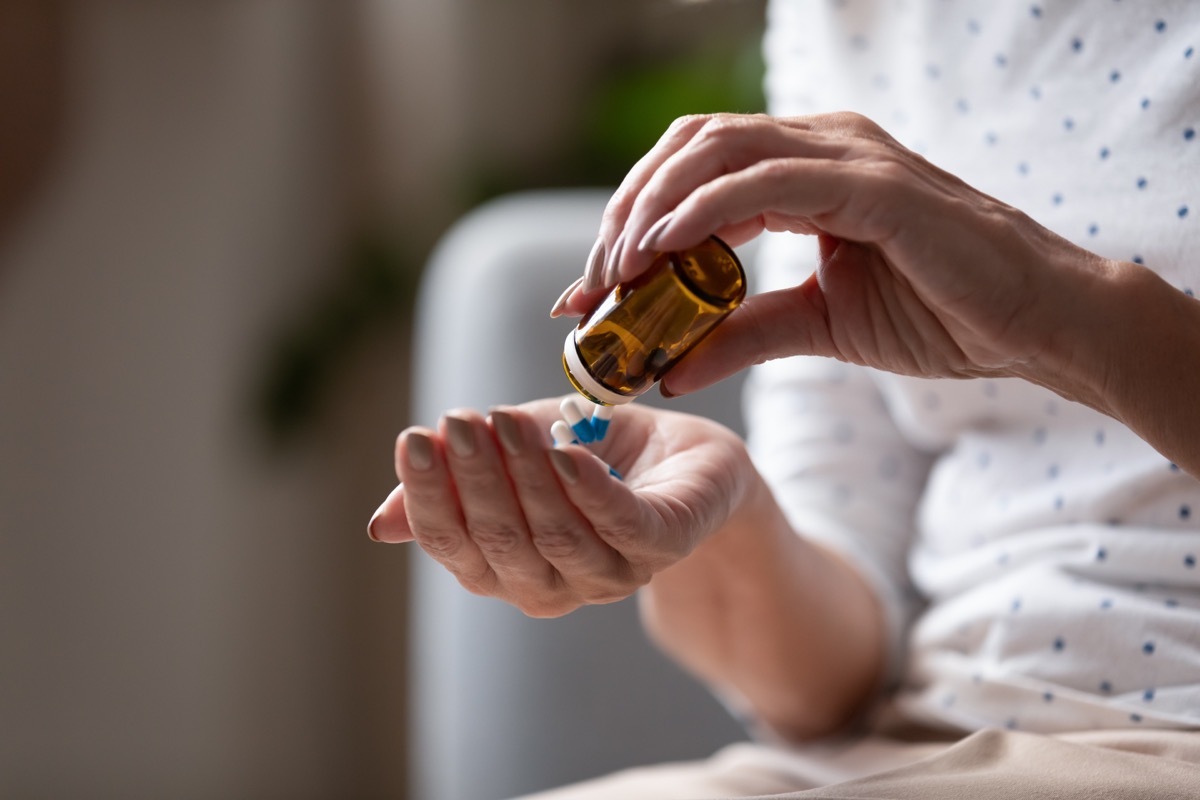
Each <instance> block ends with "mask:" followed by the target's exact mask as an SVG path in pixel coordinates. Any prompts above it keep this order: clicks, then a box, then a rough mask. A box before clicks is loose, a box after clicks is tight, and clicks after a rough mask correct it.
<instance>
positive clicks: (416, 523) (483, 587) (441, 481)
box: [396, 428, 498, 594]
mask: <svg viewBox="0 0 1200 800" xmlns="http://www.w3.org/2000/svg"><path fill="white" fill-rule="evenodd" d="M396 472H397V474H398V475H399V476H400V479H401V480H402V481H403V482H404V510H405V514H406V515H407V517H408V524H409V528H410V529H411V530H412V532H413V537H414V538H415V539H416V542H417V544H418V545H420V546H421V549H422V550H424V551H425V552H426V553H428V554H429V555H430V556H432V557H433V558H434V559H435V560H436V561H437V562H438V563H440V564H441V565H442V566H444V567H445V568H446V569H447V570H449V571H450V573H452V574H453V575H454V576H455V577H456V578H458V580H459V582H460V583H462V585H463V586H465V587H466V588H467V589H468V590H470V591H473V592H476V593H480V594H488V593H490V592H491V591H492V590H494V589H495V588H496V585H497V580H498V579H497V576H496V573H495V572H494V571H493V570H492V568H491V565H490V564H488V562H487V559H485V558H484V557H483V553H481V552H480V551H479V548H478V547H477V546H476V544H475V542H474V541H473V540H472V539H471V537H470V536H469V535H468V534H467V528H466V523H465V521H464V519H463V514H462V509H461V508H460V507H459V503H458V495H457V494H456V493H455V490H454V484H453V482H452V481H451V478H450V473H449V471H448V469H447V467H446V461H445V455H444V453H443V452H442V447H441V443H440V441H439V438H438V435H437V434H436V433H434V432H433V431H430V430H427V429H423V428H411V429H409V430H407V431H405V432H404V433H402V434H400V439H399V442H398V443H397V445H396Z"/></svg>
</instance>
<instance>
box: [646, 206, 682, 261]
mask: <svg viewBox="0 0 1200 800" xmlns="http://www.w3.org/2000/svg"><path fill="white" fill-rule="evenodd" d="M673 219H675V212H674V211H671V212H669V213H667V214H666V215H665V216H664V217H663V218H662V219H660V220H659V221H658V222H656V223H654V224H653V225H651V226H650V230H648V231H646V235H645V236H643V237H642V241H641V242H640V243H639V244H638V250H641V251H642V252H643V253H649V252H651V251H653V250H657V249H658V240H659V238H661V237H662V233H663V231H664V230H666V229H667V226H668V225H670V224H671V220H673Z"/></svg>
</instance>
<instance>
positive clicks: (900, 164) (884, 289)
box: [556, 113, 1116, 395]
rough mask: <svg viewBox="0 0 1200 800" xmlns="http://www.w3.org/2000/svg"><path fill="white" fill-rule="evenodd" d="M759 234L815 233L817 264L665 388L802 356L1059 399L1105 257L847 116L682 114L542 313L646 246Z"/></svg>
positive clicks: (1105, 268) (643, 257)
mask: <svg viewBox="0 0 1200 800" xmlns="http://www.w3.org/2000/svg"><path fill="white" fill-rule="evenodd" d="M763 230H770V231H792V232H795V233H801V234H815V235H818V236H819V237H820V245H821V247H820V251H821V259H820V263H819V264H818V268H817V270H816V272H815V274H813V275H812V276H811V277H807V273H806V272H805V273H801V272H800V271H799V270H801V269H804V267H805V265H797V269H798V272H797V281H798V283H799V285H797V286H795V287H793V288H790V289H786V290H782V291H778V292H771V293H767V294H762V295H758V296H756V297H751V298H750V299H748V300H747V301H746V302H745V303H744V304H743V306H742V308H740V309H739V310H738V311H736V312H735V313H734V314H733V315H732V316H731V317H730V318H729V320H727V321H726V322H725V323H724V324H723V325H722V326H721V327H719V328H718V329H717V330H716V331H715V332H714V333H713V334H712V335H711V336H710V337H709V338H708V339H707V340H705V341H704V342H702V343H701V345H700V346H699V347H698V348H697V349H696V350H695V351H694V352H693V353H691V354H689V356H688V357H687V358H685V359H684V360H683V361H682V362H681V363H680V364H679V365H678V366H676V367H675V368H673V369H672V371H671V373H670V374H669V375H668V376H667V378H666V380H665V381H664V384H665V391H668V392H669V393H672V394H679V393H684V392H690V391H694V390H696V389H700V388H702V387H704V386H706V385H708V384H710V383H713V382H715V381H717V380H719V379H721V378H723V377H725V376H727V375H729V374H731V373H733V372H736V371H738V370H740V369H742V368H744V367H746V366H749V365H750V364H753V363H757V362H762V361H765V360H769V359H772V358H779V357H782V356H788V355H795V354H813V355H822V356H832V357H835V358H838V359H841V360H843V361H849V362H854V363H858V364H865V365H868V366H873V367H877V368H880V369H884V370H888V371H891V372H897V373H901V374H908V375H916V376H923V377H945V376H955V377H972V376H982V375H990V376H1019V377H1025V378H1028V379H1031V380H1035V381H1037V382H1039V383H1046V384H1048V385H1051V386H1052V388H1056V389H1058V390H1060V391H1064V393H1067V394H1068V395H1069V394H1070V393H1071V391H1072V390H1073V388H1075V387H1072V386H1071V385H1070V383H1071V380H1072V376H1070V375H1067V374H1066V373H1065V371H1064V370H1065V369H1066V368H1068V367H1078V365H1079V364H1080V363H1081V362H1082V361H1083V360H1084V359H1083V358H1082V355H1081V353H1080V352H1078V351H1079V349H1080V348H1082V347H1085V346H1086V344H1087V342H1088V341H1089V333H1090V332H1091V331H1093V330H1094V329H1095V328H1096V327H1097V326H1098V325H1103V324H1107V322H1106V321H1105V320H1104V318H1103V315H1102V313H1100V312H1097V311H1095V309H1096V308H1097V307H1098V305H1099V301H1097V302H1089V301H1090V299H1091V296H1092V295H1094V294H1096V293H1097V292H1096V291H1095V286H1096V285H1097V284H1098V283H1099V282H1100V280H1101V279H1102V278H1104V277H1105V276H1107V275H1109V274H1111V273H1112V272H1113V271H1114V270H1115V269H1116V264H1115V263H1113V262H1109V261H1106V260H1104V259H1101V258H1099V257H1098V256H1095V255H1093V254H1091V253H1088V252H1087V251H1084V250H1082V249H1080V248H1078V247H1076V246H1075V245H1073V244H1071V243H1070V242H1067V241H1066V240H1064V239H1062V238H1060V237H1058V236H1056V235H1055V234H1053V233H1051V232H1050V231H1048V230H1047V229H1045V228H1043V227H1041V226H1040V225H1038V224H1037V223H1035V222H1033V221H1032V220H1031V219H1029V218H1028V217H1026V216H1025V215H1023V214H1022V213H1020V212H1019V211H1017V210H1015V209H1013V208H1010V207H1008V206H1005V205H1004V204H1002V203H1000V202H998V201H997V200H995V199H993V198H991V197H988V196H987V195H984V194H982V193H981V192H979V191H976V190H975V189H973V188H971V187H970V186H968V185H966V184H965V183H963V182H962V181H960V180H958V179H957V178H955V177H954V176H952V175H950V174H948V173H946V172H944V171H942V170H940V169H938V168H937V167H934V166H933V165H931V164H930V163H928V162H927V161H925V160H924V159H923V158H921V157H920V156H918V155H916V154H915V153H913V152H911V151H909V150H907V149H905V148H904V147H903V146H901V145H900V144H899V143H897V142H896V141H895V140H894V139H892V138H891V137H890V136H888V134H887V133H885V132H884V131H883V130H882V129H881V128H879V127H878V126H877V125H875V124H874V123H873V122H871V121H870V120H868V119H866V118H864V117H861V116H859V115H856V114H849V113H842V114H831V115H820V116H813V117H797V118H791V119H775V118H771V117H766V116H729V115H722V116H712V117H688V118H684V119H682V120H679V121H678V122H677V123H676V124H675V125H674V126H673V127H672V128H671V129H670V130H669V131H667V133H666V134H665V135H664V136H663V138H662V139H661V140H660V141H659V143H658V144H657V145H656V146H655V148H654V149H653V150H651V151H650V152H649V153H648V154H647V155H646V156H645V157H644V158H643V159H642V160H641V161H640V162H639V163H638V164H637V165H636V166H635V167H634V169H633V170H632V171H631V172H630V173H629V175H628V177H627V178H626V180H625V181H624V183H623V184H622V185H621V187H620V188H619V189H618V191H617V192H616V194H615V195H614V196H613V198H612V200H611V201H610V203H609V205H608V208H607V210H606V212H605V215H604V219H603V223H602V225H601V238H600V241H601V243H602V245H603V246H598V247H597V250H596V251H595V252H596V254H597V257H596V258H594V259H592V262H591V263H590V264H589V265H588V269H587V272H586V273H585V275H584V278H583V279H582V281H581V283H580V285H579V286H578V287H577V288H575V289H573V290H572V291H570V292H569V293H568V295H567V296H566V297H565V298H564V300H563V301H562V302H561V303H560V306H559V307H558V308H557V309H556V312H566V313H575V314H579V313H584V312H586V311H587V310H588V309H589V308H591V307H592V306H593V305H594V304H595V303H596V302H597V300H598V299H599V297H600V295H601V293H602V292H603V290H604V289H605V288H606V287H609V286H612V285H613V284H615V283H616V282H618V281H622V280H628V279H630V278H632V277H634V276H635V275H637V274H638V273H639V272H641V271H642V270H644V269H645V268H646V267H647V266H648V265H649V263H650V261H651V260H652V257H653V253H654V252H655V251H662V250H678V249H682V248H686V247H690V246H692V245H695V244H697V243H699V242H700V241H702V240H703V239H704V238H705V237H706V236H708V235H710V234H716V235H718V236H721V237H722V238H724V239H726V240H727V241H728V242H730V243H731V244H734V245H737V244H740V243H742V242H744V241H746V240H748V239H750V238H753V237H754V236H756V235H758V234H759V233H760V232H762V231H763ZM600 254H603V257H601V255H600ZM802 278H807V279H806V280H802V281H801V279H802ZM1110 294H1111V293H1110ZM1093 360H1094V359H1093ZM1088 377H1089V378H1091V377H1095V376H1088ZM1056 382H1057V384H1058V385H1055V383H1056Z"/></svg>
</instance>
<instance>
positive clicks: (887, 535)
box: [745, 234, 931, 684]
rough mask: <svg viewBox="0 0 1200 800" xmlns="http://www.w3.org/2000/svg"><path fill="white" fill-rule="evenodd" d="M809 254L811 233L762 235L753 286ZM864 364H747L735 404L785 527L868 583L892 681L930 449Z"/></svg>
mask: <svg viewBox="0 0 1200 800" xmlns="http://www.w3.org/2000/svg"><path fill="white" fill-rule="evenodd" d="M815 259H816V254H815V246H814V244H813V241H812V239H810V238H808V237H800V236H795V235H791V234H780V235H768V237H767V241H765V242H764V243H763V247H762V249H761V251H760V254H759V259H758V263H757V265H756V266H757V268H758V269H757V273H758V274H757V275H756V276H755V277H756V279H757V281H756V282H757V287H756V289H757V290H770V289H775V288H783V287H784V286H794V285H796V284H797V283H799V282H801V281H803V280H804V278H805V277H807V275H808V273H810V272H811V270H812V266H813V264H814V263H815ZM872 374H873V373H872V371H871V370H870V369H868V368H865V367H859V366H856V365H852V364H844V363H842V362H840V361H835V360H832V359H825V358H817V357H805V356H800V357H793V358H787V359H780V360H777V361H772V362H768V363H766V364H762V365H759V366H757V367H754V368H753V369H752V370H751V372H750V375H749V377H748V379H747V382H746V389H745V411H746V416H747V431H748V437H747V438H748V444H749V448H750V453H751V456H752V458H753V459H754V462H755V464H756V466H757V467H758V469H759V471H760V472H761V473H762V475H763V476H764V478H765V480H766V482H767V484H768V485H769V486H770V488H771V490H772V492H773V494H774V496H775V498H776V501H777V502H778V503H779V505H780V507H781V508H782V509H783V511H784V514H785V515H786V516H787V519H788V520H789V522H790V523H791V525H792V528H793V530H795V531H796V533H797V535H799V536H804V537H806V538H807V539H810V540H812V541H814V542H816V543H819V544H821V545H823V546H825V547H827V548H829V549H830V550H832V551H834V552H836V553H837V554H838V555H840V556H841V557H842V558H844V559H845V560H846V561H847V562H848V563H850V564H851V565H852V566H853V567H855V568H856V569H857V570H858V571H859V573H860V574H861V575H862V576H863V578H864V579H865V580H866V582H867V583H868V584H869V585H870V586H871V587H872V588H873V589H874V591H875V592H876V594H877V596H878V598H879V602H880V605H881V607H882V608H883V609H884V612H885V615H886V624H887V632H888V671H887V678H888V683H889V684H892V683H894V682H895V681H896V679H897V678H898V676H899V670H900V668H901V666H902V664H903V649H904V647H903V643H904V639H905V634H906V631H907V628H908V625H909V621H910V620H911V618H912V616H913V614H914V613H915V611H916V610H917V607H918V605H919V601H918V598H917V596H916V594H915V592H914V591H913V589H912V587H911V584H910V582H909V579H908V569H907V564H908V549H909V545H910V543H911V541H912V539H913V536H914V529H915V526H916V521H915V520H916V511H917V504H918V501H919V499H920V496H921V493H922V489H923V486H924V484H925V479H926V476H927V475H928V472H929V468H930V464H931V457H930V455H929V454H927V453H924V452H922V451H920V450H919V449H917V448H916V447H914V446H913V445H912V444H910V443H909V442H908V441H907V440H906V439H905V438H904V436H903V435H902V434H901V432H900V430H899V429H898V428H897V426H896V424H895V422H894V421H893V420H892V417H891V415H890V414H889V412H888V410H887V408H886V406H885V404H884V400H883V397H882V396H881V395H880V393H879V391H878V389H877V387H876V385H875V381H874V379H873V377H872Z"/></svg>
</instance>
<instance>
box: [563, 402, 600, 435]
mask: <svg viewBox="0 0 1200 800" xmlns="http://www.w3.org/2000/svg"><path fill="white" fill-rule="evenodd" d="M559 410H561V411H562V415H563V419H565V420H566V421H567V424H568V425H570V426H571V430H573V431H575V438H577V439H578V440H579V441H581V442H583V443H584V444H591V443H592V442H594V441H596V433H595V431H593V430H592V423H591V422H590V421H588V418H587V417H585V416H584V415H583V412H582V411H580V410H579V406H577V405H575V398H573V397H564V398H563V401H562V403H560V404H559Z"/></svg>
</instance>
